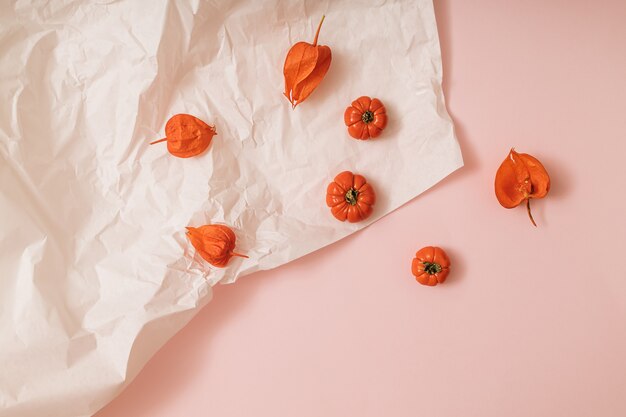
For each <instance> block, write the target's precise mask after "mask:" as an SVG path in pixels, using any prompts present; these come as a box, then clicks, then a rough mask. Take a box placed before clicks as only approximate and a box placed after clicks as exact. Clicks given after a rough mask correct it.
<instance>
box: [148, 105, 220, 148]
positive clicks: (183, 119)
mask: <svg viewBox="0 0 626 417" xmlns="http://www.w3.org/2000/svg"><path fill="white" fill-rule="evenodd" d="M215 135H217V132H216V131H215V126H209V125H208V124H206V123H204V122H203V121H202V120H200V119H198V118H197V117H194V116H192V115H190V114H177V115H175V116H172V117H171V118H170V119H169V120H168V121H167V123H166V124H165V137H164V138H163V139H159V140H155V141H154V142H150V145H154V144H155V143H159V142H164V141H167V150H168V151H169V153H171V154H172V155H174V156H177V157H179V158H189V157H191V156H196V155H199V154H201V153H202V152H204V151H205V150H206V149H207V148H208V147H209V145H210V144H211V140H212V139H213V136H215Z"/></svg>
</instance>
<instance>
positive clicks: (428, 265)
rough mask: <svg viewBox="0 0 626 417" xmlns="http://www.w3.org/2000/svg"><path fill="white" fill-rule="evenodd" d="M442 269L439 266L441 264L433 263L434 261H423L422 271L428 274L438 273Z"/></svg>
mask: <svg viewBox="0 0 626 417" xmlns="http://www.w3.org/2000/svg"><path fill="white" fill-rule="evenodd" d="M442 269H443V268H441V265H439V264H438V263H435V262H424V271H425V272H426V273H427V274H428V275H435V274H438V273H439V272H441V270H442Z"/></svg>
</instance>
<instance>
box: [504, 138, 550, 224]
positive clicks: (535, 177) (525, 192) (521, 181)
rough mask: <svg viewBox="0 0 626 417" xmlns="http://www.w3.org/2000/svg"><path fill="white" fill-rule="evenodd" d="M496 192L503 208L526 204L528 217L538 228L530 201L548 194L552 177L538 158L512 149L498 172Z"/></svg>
mask: <svg viewBox="0 0 626 417" xmlns="http://www.w3.org/2000/svg"><path fill="white" fill-rule="evenodd" d="M495 191H496V197H497V198H498V202H500V204H501V205H502V207H505V208H513V207H517V206H519V205H520V204H521V203H522V202H526V210H527V211H528V217H530V221H531V222H532V224H533V225H535V226H537V223H535V219H533V215H532V213H531V211H530V199H531V198H543V197H545V196H546V195H547V194H548V191H550V176H549V175H548V172H547V171H546V169H545V168H544V167H543V165H542V164H541V162H539V160H538V159H537V158H535V157H534V156H531V155H528V154H525V153H517V152H515V149H511V151H510V152H509V154H508V155H507V157H506V159H505V160H504V161H503V162H502V164H501V165H500V168H498V171H497V172H496V180H495Z"/></svg>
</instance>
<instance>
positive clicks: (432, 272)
mask: <svg viewBox="0 0 626 417" xmlns="http://www.w3.org/2000/svg"><path fill="white" fill-rule="evenodd" d="M411 272H413V275H415V280H416V281H417V282H419V283H420V284H423V285H428V286H430V287H434V286H435V285H437V284H441V283H443V282H444V281H445V280H446V278H447V277H448V273H449V272H450V259H448V255H447V254H446V252H445V251H444V250H443V249H441V248H438V247H436V246H427V247H425V248H422V249H420V250H418V251H417V253H416V254H415V258H414V259H413V263H412V264H411Z"/></svg>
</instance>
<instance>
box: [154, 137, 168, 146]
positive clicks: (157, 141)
mask: <svg viewBox="0 0 626 417" xmlns="http://www.w3.org/2000/svg"><path fill="white" fill-rule="evenodd" d="M166 140H167V138H163V139H159V140H155V141H154V142H150V145H154V144H155V143H159V142H164V141H166Z"/></svg>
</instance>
